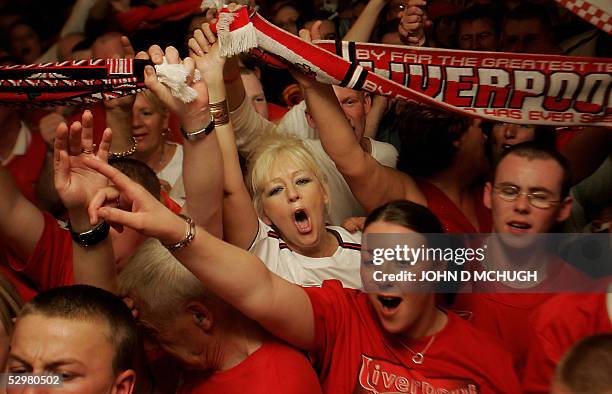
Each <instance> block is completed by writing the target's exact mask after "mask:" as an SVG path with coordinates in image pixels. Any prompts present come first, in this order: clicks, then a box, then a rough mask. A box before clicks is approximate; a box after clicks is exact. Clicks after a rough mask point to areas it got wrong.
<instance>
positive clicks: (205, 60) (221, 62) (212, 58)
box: [188, 23, 225, 82]
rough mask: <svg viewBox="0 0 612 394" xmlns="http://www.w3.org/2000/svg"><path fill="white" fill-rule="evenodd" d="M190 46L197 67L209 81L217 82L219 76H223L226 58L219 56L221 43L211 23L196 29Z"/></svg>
mask: <svg viewBox="0 0 612 394" xmlns="http://www.w3.org/2000/svg"><path fill="white" fill-rule="evenodd" d="M188 46H189V56H190V57H192V58H193V59H194V60H195V63H196V67H197V68H198V70H200V72H201V73H202V75H203V77H204V79H205V80H206V81H207V82H209V81H210V80H211V79H214V81H215V82H216V80H217V79H218V78H219V77H220V78H222V77H223V67H224V66H225V58H224V57H221V56H219V43H218V41H217V37H216V36H215V33H213V32H212V30H211V29H210V24H208V23H203V24H202V27H201V29H197V30H195V31H194V32H193V37H191V38H190V39H189V42H188Z"/></svg>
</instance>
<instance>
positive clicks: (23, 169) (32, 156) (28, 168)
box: [6, 133, 47, 204]
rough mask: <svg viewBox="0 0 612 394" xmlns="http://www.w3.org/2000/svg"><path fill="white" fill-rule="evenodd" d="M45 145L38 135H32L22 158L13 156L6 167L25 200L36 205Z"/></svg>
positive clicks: (45, 151)
mask: <svg viewBox="0 0 612 394" xmlns="http://www.w3.org/2000/svg"><path fill="white" fill-rule="evenodd" d="M46 153H47V145H46V144H45V141H43V139H42V137H41V136H40V134H39V133H32V140H31V141H30V145H29V146H28V149H27V151H26V153H25V154H24V155H22V156H15V157H13V159H11V161H10V162H9V163H8V164H7V165H6V168H7V169H8V170H9V172H10V173H11V175H12V176H13V178H14V179H15V184H16V185H17V188H18V189H19V190H20V191H21V193H23V195H24V196H25V198H27V199H28V200H30V201H31V202H32V203H34V204H36V203H37V199H36V182H38V177H39V176H40V172H41V171H42V168H43V165H44V164H45V157H46Z"/></svg>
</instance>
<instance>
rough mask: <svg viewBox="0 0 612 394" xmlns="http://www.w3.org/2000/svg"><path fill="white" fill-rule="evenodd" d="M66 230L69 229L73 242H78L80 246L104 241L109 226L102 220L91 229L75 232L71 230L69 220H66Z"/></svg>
mask: <svg viewBox="0 0 612 394" xmlns="http://www.w3.org/2000/svg"><path fill="white" fill-rule="evenodd" d="M68 230H70V235H71V236H72V239H73V240H74V242H76V243H78V244H79V245H81V246H85V247H88V246H94V245H96V244H99V243H100V242H102V241H104V240H105V239H106V238H107V237H108V232H109V231H110V226H109V225H108V223H106V222H105V221H102V222H101V223H100V224H98V225H97V226H96V227H94V228H92V229H91V230H88V231H85V232H83V233H77V232H74V231H73V230H72V226H71V225H70V222H68Z"/></svg>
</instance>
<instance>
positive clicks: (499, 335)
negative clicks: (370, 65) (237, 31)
mask: <svg viewBox="0 0 612 394" xmlns="http://www.w3.org/2000/svg"><path fill="white" fill-rule="evenodd" d="M200 3H201V1H192V0H175V1H171V0H170V1H168V0H134V1H130V0H76V1H61V2H57V3H56V2H47V3H44V4H39V3H38V2H34V1H23V2H21V1H20V2H13V1H11V2H0V25H1V26H2V33H3V36H4V40H3V41H2V43H3V44H4V46H3V47H1V48H0V60H1V62H0V64H2V65H13V64H33V63H48V62H57V61H66V60H84V59H93V58H133V57H136V58H140V59H148V60H150V61H151V62H152V63H154V64H161V63H162V62H163V61H166V62H168V63H170V64H180V65H182V66H183V67H185V69H187V70H189V71H191V72H193V71H194V69H195V70H197V71H199V72H200V74H201V75H202V78H201V79H200V80H197V79H193V81H191V82H190V83H191V87H192V88H193V89H195V91H196V92H197V98H196V99H195V101H192V102H190V103H185V102H183V101H181V100H180V99H178V98H176V97H174V96H172V95H171V94H170V91H169V89H168V88H167V87H166V86H164V85H163V84H162V83H161V82H160V81H159V80H158V78H157V74H156V71H155V68H153V67H152V66H150V65H149V66H147V67H146V68H145V71H144V72H145V77H144V78H145V84H146V87H147V89H145V90H144V91H142V92H141V93H138V94H136V95H134V96H128V97H123V98H120V99H115V100H111V101H104V102H101V103H99V104H95V105H90V106H87V107H74V106H66V107H54V108H49V109H37V110H25V109H19V108H15V107H0V125H1V127H2V129H1V130H0V161H1V162H2V166H0V194H1V197H2V198H0V316H1V317H2V324H1V325H0V363H1V364H2V368H3V369H4V371H6V372H7V373H8V374H9V376H12V375H16V374H51V373H53V374H58V375H60V376H61V377H62V379H63V386H62V387H63V388H62V389H58V390H60V391H58V392H61V390H65V392H71V393H72V392H74V393H132V392H134V393H149V392H150V393H175V392H178V393H209V392H210V393H213V392H218V393H243V392H252V393H318V392H324V393H366V392H367V393H398V392H400V393H404V392H405V393H522V392H524V393H547V392H553V393H558V394H561V393H564V394H566V393H567V394H570V393H572V394H574V393H575V394H578V393H580V394H590V393H593V394H595V393H598V394H601V393H612V296H611V294H612V287H610V286H612V282H611V281H610V280H609V279H608V278H609V277H610V275H612V265H610V263H611V262H612V260H611V259H610V256H611V255H610V249H609V248H610V247H612V246H610V245H608V249H607V250H606V249H605V248H604V250H603V251H601V250H600V252H601V253H603V255H604V256H607V257H604V259H603V260H602V259H599V260H597V261H598V264H599V265H598V266H597V267H590V270H588V271H589V272H584V270H583V269H581V267H578V266H576V264H575V263H574V262H573V261H570V260H567V261H566V260H564V256H560V255H558V254H556V253H555V252H554V251H551V250H549V249H547V248H540V247H537V246H534V245H533V244H524V243H523V244H521V243H520V242H517V241H516V239H514V238H513V237H519V236H521V235H523V236H525V235H529V234H549V233H582V232H584V233H591V234H593V233H606V234H609V233H610V232H611V230H610V228H611V224H612V157H611V152H612V149H611V147H612V133H611V132H610V130H609V129H606V128H604V127H563V128H554V127H550V126H536V125H528V124H510V123H501V122H493V121H491V120H485V119H479V118H472V117H467V116H464V115H458V114H456V113H450V112H445V111H444V110H442V109H438V108H431V107H425V106H421V105H418V104H416V103H407V102H403V101H398V100H393V99H388V98H385V97H381V96H374V95H371V94H369V93H366V92H361V91H354V90H351V89H348V88H342V87H337V86H333V87H332V86H330V85H325V84H322V83H319V82H316V81H314V80H312V79H310V78H308V77H306V76H305V75H303V74H301V73H300V72H299V71H298V70H296V69H288V70H287V69H284V70H281V69H278V68H273V67H269V66H267V65H265V64H262V63H259V62H257V61H255V60H254V59H252V58H249V57H248V56H243V55H241V56H235V57H232V58H228V59H225V58H223V57H221V56H220V55H219V51H218V49H219V48H218V41H217V39H216V36H215V34H214V33H213V30H212V29H211V27H210V25H209V23H212V22H213V21H214V19H215V17H216V9H215V8H214V6H213V3H215V2H211V1H207V2H204V4H205V5H206V6H202V5H201V4H200ZM242 4H247V5H249V6H251V7H256V8H257V10H258V12H259V13H260V14H262V15H263V16H264V17H265V18H266V19H267V20H269V21H271V22H272V23H274V24H275V25H276V26H278V27H280V28H282V29H284V30H286V31H288V32H290V33H292V34H295V35H300V37H302V38H303V39H304V40H310V39H319V38H320V39H331V40H336V39H342V40H348V41H362V42H379V43H384V44H390V45H415V46H429V47H437V48H446V49H449V50H471V51H503V52H514V53H538V54H551V55H572V56H591V57H611V51H612V49H611V48H612V45H611V41H612V40H611V36H610V35H607V34H606V33H605V32H603V31H600V30H598V29H596V28H595V27H593V26H591V25H590V24H588V23H587V22H585V21H583V20H581V19H580V18H578V17H577V16H576V15H574V14H572V13H571V12H570V11H568V10H567V9H565V8H561V7H560V6H559V5H558V4H557V3H556V2H554V1H520V0H517V1H493V0H490V1H487V0H479V1H478V0H474V1H453V0H428V1H425V0H369V1H368V0H353V1H349V0H337V1H327V0H326V1H321V0H313V1H309V2H305V1H302V2H297V1H273V0H267V1H264V0H261V1H260V0H257V1H242ZM187 56H189V58H187ZM442 233H485V234H488V233H500V234H510V235H511V236H510V237H500V238H491V239H497V241H496V242H497V244H495V243H494V244H495V245H496V249H495V250H496V252H495V253H493V252H491V255H490V256H489V257H491V259H492V260H494V261H495V262H496V263H495V264H497V265H498V266H505V267H513V268H517V267H520V269H524V270H528V269H531V270H537V271H538V272H540V273H542V274H543V275H542V277H541V278H540V279H539V280H538V281H537V283H534V284H532V285H531V286H530V287H529V288H528V289H527V291H526V292H525V291H524V290H526V289H519V288H516V287H515V286H513V285H512V284H509V283H500V284H499V286H497V287H496V288H495V289H491V288H489V289H488V290H489V291H485V290H483V289H478V288H477V286H475V287H474V289H473V291H472V292H465V291H464V292H459V293H458V294H455V293H446V294H440V293H436V289H435V288H427V289H425V290H422V291H419V292H403V291H402V289H401V288H400V287H398V285H390V284H388V283H386V284H384V285H383V284H377V283H372V282H371V278H372V276H371V275H369V270H370V269H371V268H372V267H371V266H370V265H369V264H370V263H369V262H368V261H367V259H364V250H365V251H366V252H367V246H366V245H365V240H366V239H368V238H367V236H370V235H377V234H400V235H415V234H420V235H421V236H422V238H423V240H424V242H425V243H426V244H430V245H431V244H433V243H435V242H436V237H435V235H436V234H442ZM362 240H363V242H364V245H362ZM611 245H612V244H611ZM366 254H367V253H366ZM493 254H494V255H493ZM606 259H607V263H606ZM602 261H603V262H602ZM480 268H483V267H476V266H473V267H472V269H480ZM489 268H490V267H489ZM589 275H591V276H593V275H595V276H597V278H596V280H595V281H594V283H597V284H598V287H597V288H595V287H593V288H592V289H591V291H590V292H589V293H567V294H555V292H556V291H557V289H559V288H563V286H564V284H565V283H570V282H572V283H575V282H576V280H577V278H578V279H580V278H583V277H585V278H586V277H587V276H589ZM553 289H554V290H553ZM4 384H5V385H6V382H5V383H4ZM12 390H22V388H20V387H18V386H11V385H8V386H7V387H6V391H7V392H8V393H11V392H21V391H12Z"/></svg>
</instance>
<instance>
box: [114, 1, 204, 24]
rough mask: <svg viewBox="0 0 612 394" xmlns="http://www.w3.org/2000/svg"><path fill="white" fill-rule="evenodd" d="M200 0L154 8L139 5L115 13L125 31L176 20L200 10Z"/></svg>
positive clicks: (176, 2) (172, 3)
mask: <svg viewBox="0 0 612 394" xmlns="http://www.w3.org/2000/svg"><path fill="white" fill-rule="evenodd" d="M201 4H202V1H201V0H183V1H174V2H170V3H167V4H162V5H160V6H157V7H155V8H151V7H146V6H140V7H132V8H130V9H129V10H128V11H125V12H121V13H119V14H117V15H116V18H117V21H118V22H119V24H120V25H121V27H122V28H123V29H124V30H125V31H126V32H131V31H134V30H139V29H146V28H151V27H156V26H159V25H160V24H161V23H163V22H165V21H177V20H181V19H183V18H186V17H188V16H189V15H193V14H196V13H198V12H201V9H200V5H201Z"/></svg>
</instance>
